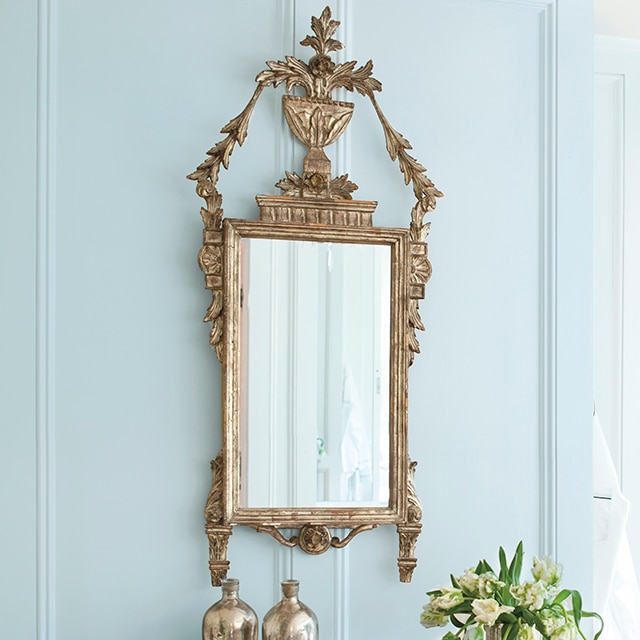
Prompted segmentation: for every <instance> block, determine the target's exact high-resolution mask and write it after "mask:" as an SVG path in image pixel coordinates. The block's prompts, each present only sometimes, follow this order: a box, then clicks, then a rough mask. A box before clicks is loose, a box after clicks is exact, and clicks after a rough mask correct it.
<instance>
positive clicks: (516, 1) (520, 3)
mask: <svg viewBox="0 0 640 640" xmlns="http://www.w3.org/2000/svg"><path fill="white" fill-rule="evenodd" d="M485 1H486V2H494V3H496V4H510V5H512V6H514V7H523V8H525V9H536V10H538V11H546V10H548V9H549V8H550V7H555V4H556V0H485Z"/></svg>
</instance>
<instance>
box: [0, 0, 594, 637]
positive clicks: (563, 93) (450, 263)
mask: <svg viewBox="0 0 640 640" xmlns="http://www.w3.org/2000/svg"><path fill="white" fill-rule="evenodd" d="M323 6H324V5H323V4H321V5H318V4H316V3H312V2H309V1H308V0H304V1H303V0H273V1H268V2H267V1H260V2H259V1H258V0H236V1H235V2H233V3H220V2H207V1H205V0H183V1H181V2H177V1H175V0H164V1H162V2H150V1H143V0H136V1H135V2H124V1H122V0H114V1H112V2H108V3H105V2H96V1H94V0H88V1H85V2H81V3H80V2H72V1H70V0H41V1H40V2H35V0H32V1H30V2H19V1H18V0H11V1H8V2H5V3H4V5H3V9H2V11H3V12H5V14H6V15H7V16H8V18H9V19H8V20H6V21H5V20H4V19H3V20H1V21H0V25H1V26H0V28H1V29H2V30H3V32H2V38H0V43H1V44H0V47H2V53H3V55H1V56H0V65H2V74H3V76H2V77H3V81H4V79H5V78H6V85H5V86H7V87H9V88H10V91H9V92H8V94H7V95H9V96H10V99H9V100H8V101H6V102H3V104H2V109H3V112H2V118H0V127H2V132H3V139H4V140H7V141H8V142H7V147H6V149H8V151H4V152H3V154H0V162H1V163H2V168H3V171H2V177H3V184H4V185H5V186H3V189H2V190H0V198H1V199H2V200H1V203H2V209H1V217H0V224H1V225H2V229H1V233H0V244H1V251H0V259H1V260H2V270H1V272H0V277H1V278H2V280H1V282H2V291H1V292H0V294H1V296H2V297H1V299H2V301H3V309H4V310H5V311H3V313H2V315H1V322H2V330H1V331H0V344H1V347H2V358H1V359H0V372H1V374H0V375H2V385H1V386H2V389H1V392H2V394H3V395H2V398H3V401H2V405H1V407H0V411H1V418H0V419H1V421H2V422H1V427H2V431H1V434H2V445H1V446H0V457H1V460H0V462H1V463H2V465H1V467H0V468H1V469H2V482H1V483H0V496H1V497H2V513H3V517H4V518H5V520H6V522H7V523H8V524H7V526H3V527H2V530H1V532H0V536H1V542H2V544H0V549H1V552H0V553H2V567H3V570H2V572H0V575H1V578H0V580H1V581H2V595H3V597H2V598H0V637H2V638H10V639H12V640H22V639H28V638H34V637H35V638H37V639H38V640H81V639H84V638H88V637H89V638H92V640H107V639H112V638H119V639H121V640H137V639H139V638H142V637H153V638H155V639H156V640H182V639H184V640H187V638H197V637H198V636H199V633H200V631H199V626H200V619H201V616H202V613H203V612H204V610H205V609H206V607H207V606H208V605H209V604H210V603H211V602H212V601H213V600H215V599H217V598H218V590H213V589H211V587H210V586H209V584H208V579H209V578H208V569H207V543H206V538H205V536H204V532H203V518H202V507H203V504H204V500H205V497H206V494H207V490H208V484H209V466H208V463H209V460H210V458H211V457H213V456H214V455H215V454H216V453H217V450H218V448H219V446H220V418H219V414H220V399H219V389H220V369H219V365H218V363H217V361H216V360H215V357H214V355H213V353H212V352H211V351H210V350H209V348H208V346H207V342H208V339H207V333H208V329H207V327H206V326H205V325H203V324H201V323H200V318H201V317H202V316H203V315H204V312H205V310H206V307H207V305H208V300H207V297H208V294H207V292H206V291H205V290H204V287H203V281H202V275H201V273H200V272H199V270H198V268H197V264H196V254H197V251H198V248H199V245H200V233H201V222H200V218H199V215H198V209H199V207H200V202H199V199H198V198H197V196H196V195H195V193H194V190H193V184H192V183H190V182H188V181H186V180H185V179H184V176H185V175H186V174H187V173H189V172H190V171H191V170H192V169H193V168H194V167H195V166H196V165H197V164H198V163H199V162H200V161H201V160H202V159H203V157H204V152H205V151H206V150H207V149H209V148H210V147H211V146H212V144H213V143H215V142H216V141H217V140H218V139H219V137H220V134H219V133H218V131H219V129H220V127H221V126H222V125H224V124H225V123H226V122H227V121H228V120H229V119H231V118H232V117H233V116H235V115H236V114H237V113H238V112H239V111H240V110H241V109H242V108H243V106H244V104H245V103H246V102H247V100H248V99H249V97H250V95H251V93H252V91H253V78H254V77H255V75H256V74H257V73H258V72H259V71H260V70H262V69H263V67H264V61H265V60H271V59H274V58H280V59H282V57H283V56H284V55H285V54H287V53H290V52H294V53H296V54H297V55H305V56H306V55H307V52H306V51H304V50H302V49H301V47H299V45H298V44H297V43H298V42H299V41H300V40H301V39H302V38H303V37H304V36H305V35H306V34H307V33H308V31H309V26H308V24H309V19H310V16H311V15H312V14H315V15H317V14H318V13H319V12H320V11H321V10H322V8H323ZM333 10H334V15H335V17H336V18H337V19H339V20H342V21H343V23H344V24H343V29H341V31H340V32H339V37H340V39H342V40H343V41H344V42H345V44H346V45H347V49H346V51H345V52H341V53H340V56H341V57H340V59H341V60H350V59H356V60H358V61H359V62H361V63H364V62H366V60H368V59H369V58H373V60H374V62H375V71H374V75H375V76H376V77H377V78H379V79H380V80H381V81H382V83H383V85H384V91H383V93H382V95H381V97H380V103H381V105H382V108H383V109H384V111H385V113H386V115H387V116H388V118H389V120H390V121H391V123H392V125H393V126H395V127H396V128H397V129H398V130H399V131H401V132H402V133H403V134H404V135H405V136H406V137H407V138H408V139H409V140H410V141H411V142H412V144H413V147H414V150H415V155H416V156H417V157H418V159H419V160H420V161H421V162H422V163H424V164H425V165H426V166H427V167H428V168H429V175H430V176H431V177H432V178H433V180H434V181H435V182H436V184H437V185H438V186H439V187H440V188H441V189H442V190H443V191H444V192H445V195H446V197H445V198H444V199H443V200H442V201H441V202H440V204H439V206H438V209H437V210H436V211H435V212H434V213H433V214H432V215H431V219H432V221H433V227H432V233H431V238H430V252H431V253H430V255H431V258H432V262H433V266H434V276H433V279H432V281H431V282H430V283H429V285H428V288H427V292H428V293H427V299H426V300H425V302H424V303H423V304H422V315H423V318H424V320H425V322H426V324H427V326H428V329H427V332H426V333H425V334H423V335H422V336H421V345H422V354H421V355H419V356H418V357H417V359H416V362H415V364H414V365H413V367H412V369H411V372H410V451H411V455H412V456H413V457H414V458H415V459H417V460H419V463H420V464H419V467H418V471H417V478H416V482H417V488H418V492H419V494H420V496H421V498H422V501H423V507H424V511H425V517H424V532H423V535H422V537H421V538H420V540H419V542H418V548H417V554H418V556H419V558H420V562H419V565H418V568H417V570H416V572H415V574H414V580H413V582H412V583H411V584H409V585H406V584H400V583H399V582H398V579H397V570H396V566H395V557H396V554H397V535H396V533H395V531H394V529H393V528H391V527H383V528H379V529H378V530H376V531H373V532H369V533H366V534H363V535H362V536H359V537H358V538H356V539H355V540H354V541H353V543H352V544H351V545H350V546H349V547H348V548H346V549H344V550H341V551H336V550H334V551H331V552H329V553H327V554H326V555H325V556H321V557H310V556H305V555H303V554H302V553H300V552H299V551H297V550H293V551H290V550H285V549H283V548H280V547H278V546H276V543H275V541H273V540H272V539H271V538H269V537H267V536H260V535H258V534H256V533H254V532H252V531H247V530H244V529H237V530H236V531H235V532H234V535H233V537H232V539H231V541H230V552H229V553H230V559H231V561H232V574H233V575H234V576H236V577H238V578H239V579H240V580H241V593H242V595H243V596H244V598H245V599H246V600H247V601H249V602H250V603H251V604H252V605H253V606H254V607H255V609H256V610H257V611H258V613H259V615H261V616H262V615H264V613H265V612H266V611H267V609H268V608H269V607H270V606H271V605H272V604H273V603H274V602H275V600H276V599H277V598H278V592H279V585H278V583H279V580H280V579H282V578H285V577H289V576H291V575H294V576H295V577H297V578H299V579H300V580H301V583H302V589H301V598H302V599H303V600H304V601H305V602H307V603H308V604H309V605H310V606H311V607H312V608H313V609H314V610H315V611H316V613H317V614H318V616H319V619H320V625H321V629H322V631H321V633H322V634H323V637H325V638H328V637H332V638H334V639H335V640H346V639H350V640H364V639H365V638H383V637H416V638H418V637H435V636H434V634H433V633H431V632H427V631H423V630H422V629H421V628H420V627H419V625H418V615H419V612H420V609H421V605H422V603H423V601H424V598H425V596H424V592H425V591H426V590H427V589H428V588H430V587H432V586H434V585H437V584H439V583H441V582H442V581H445V580H446V579H447V577H448V575H449V572H450V571H453V572H457V571H463V570H464V569H466V568H467V567H468V566H470V565H471V564H472V563H474V562H475V561H476V559H477V558H478V557H479V556H488V558H493V557H494V555H495V551H496V549H497V547H498V545H500V544H503V545H505V546H506V547H507V548H508V549H509V550H513V549H514V547H515V545H516V544H517V542H518V540H520V539H524V541H525V544H526V548H527V550H528V551H529V554H530V555H532V554H533V553H554V554H556V553H557V554H558V556H559V557H560V558H561V560H562V561H563V563H564V564H565V570H566V577H567V580H568V581H569V582H570V583H571V584H572V585H574V586H576V587H580V588H581V589H582V590H583V591H584V592H585V593H587V594H588V593H589V590H590V580H591V577H590V576H591V567H590V562H589V560H588V559H589V558H590V549H591V530H590V527H591V503H590V484H591V482H590V474H591V467H590V443H591V439H590V433H591V409H592V374H591V362H592V359H591V338H592V332H591V322H590V317H591V240H592V218H591V198H592V195H591V188H590V185H591V180H590V177H591V172H592V166H591V158H592V149H591V126H592V114H591V107H590V105H591V95H592V93H591V92H592V67H591V51H592V16H591V15H590V10H589V8H588V7H587V6H586V3H584V2H581V1H580V0H566V1H563V2H562V3H559V2H557V1H556V0H428V1H425V2H416V1H412V0H398V2H395V3H387V2H382V1H380V0H368V1H366V2H365V1H364V0H340V1H338V2H336V3H335V4H334V5H333ZM353 100H354V102H355V103H356V114H355V116H354V122H353V130H352V132H351V133H350V134H349V136H348V138H347V139H345V141H344V142H343V143H340V145H339V146H338V147H337V149H336V150H335V169H336V171H337V172H339V173H344V172H349V174H350V177H351V179H352V180H354V181H355V182H356V183H358V184H359V185H360V191H358V192H357V196H358V197H360V198H362V199H375V200H379V202H380V204H379V207H378V212H377V213H376V214H375V217H376V222H377V224H379V225H385V226H407V225H408V222H409V211H410V208H411V206H412V197H411V194H410V189H406V188H404V186H403V184H402V178H401V175H400V173H399V171H398V169H397V167H396V166H395V165H394V164H393V163H391V161H390V160H389V159H388V157H387V156H386V152H385V149H384V140H383V135H382V132H381V130H380V127H379V123H378V122H377V121H376V120H375V118H374V117H373V113H372V112H371V110H370V107H369V105H368V103H367V102H366V101H365V100H364V99H362V98H361V97H360V96H355V97H354V98H353ZM274 123H275V127H274V126H273V125H274ZM300 161H301V153H300V149H299V148H298V147H297V146H294V144H293V143H292V142H291V140H290V138H289V136H288V134H285V133H283V119H282V117H281V115H280V113H279V93H278V92H276V91H271V92H269V93H267V94H266V95H265V97H264V98H263V99H262V100H261V102H260V103H259V105H258V108H257V111H256V115H255V117H254V120H253V121H252V124H251V127H250V131H249V137H248V140H247V142H246V144H245V146H244V147H243V148H241V149H237V150H236V151H235V152H234V155H233V157H232V159H231V169H232V170H231V172H230V173H228V174H227V173H225V174H224V175H223V176H222V178H221V181H220V188H221V191H222V193H223V194H224V197H225V204H224V208H225V213H226V215H228V216H231V217H246V218H251V217H257V208H256V205H255V202H254V200H253V194H255V193H273V192H275V189H274V187H273V185H274V183H275V182H277V181H278V180H279V179H280V177H281V176H282V175H283V174H284V171H285V170H287V169H288V170H291V169H294V170H299V167H298V165H299V163H300ZM7 310H8V311H7ZM5 568H6V569H5Z"/></svg>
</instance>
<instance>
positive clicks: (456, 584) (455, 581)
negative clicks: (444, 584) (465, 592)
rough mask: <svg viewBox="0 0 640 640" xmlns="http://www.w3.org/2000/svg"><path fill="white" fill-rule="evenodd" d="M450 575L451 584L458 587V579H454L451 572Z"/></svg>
mask: <svg viewBox="0 0 640 640" xmlns="http://www.w3.org/2000/svg"><path fill="white" fill-rule="evenodd" d="M449 575H450V576H451V584H452V586H453V587H455V588H456V589H460V585H459V584H458V581H457V580H456V579H455V577H454V575H453V573H450V574H449Z"/></svg>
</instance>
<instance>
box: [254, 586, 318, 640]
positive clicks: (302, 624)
mask: <svg viewBox="0 0 640 640" xmlns="http://www.w3.org/2000/svg"><path fill="white" fill-rule="evenodd" d="M299 586H300V583H299V582H298V581H297V580H285V581H284V582H283V583H282V600H280V602H278V604H277V605H275V607H272V608H271V609H270V610H269V611H268V612H267V614H266V615H265V617H264V621H263V622H262V640H318V619H317V618H316V615H315V613H313V611H311V609H309V607H307V605H305V604H303V603H302V602H300V600H298V589H299Z"/></svg>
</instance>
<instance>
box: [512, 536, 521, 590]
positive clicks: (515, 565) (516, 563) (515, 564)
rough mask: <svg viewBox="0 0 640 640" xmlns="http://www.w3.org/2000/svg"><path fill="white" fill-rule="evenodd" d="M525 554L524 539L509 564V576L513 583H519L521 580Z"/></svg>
mask: <svg viewBox="0 0 640 640" xmlns="http://www.w3.org/2000/svg"><path fill="white" fill-rule="evenodd" d="M523 556H524V547H523V544H522V540H520V542H519V543H518V546H517V547H516V552H515V554H514V556H513V560H512V561H511V565H510V566H509V576H510V578H511V584H518V583H519V582H520V574H521V573H522V558H523Z"/></svg>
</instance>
